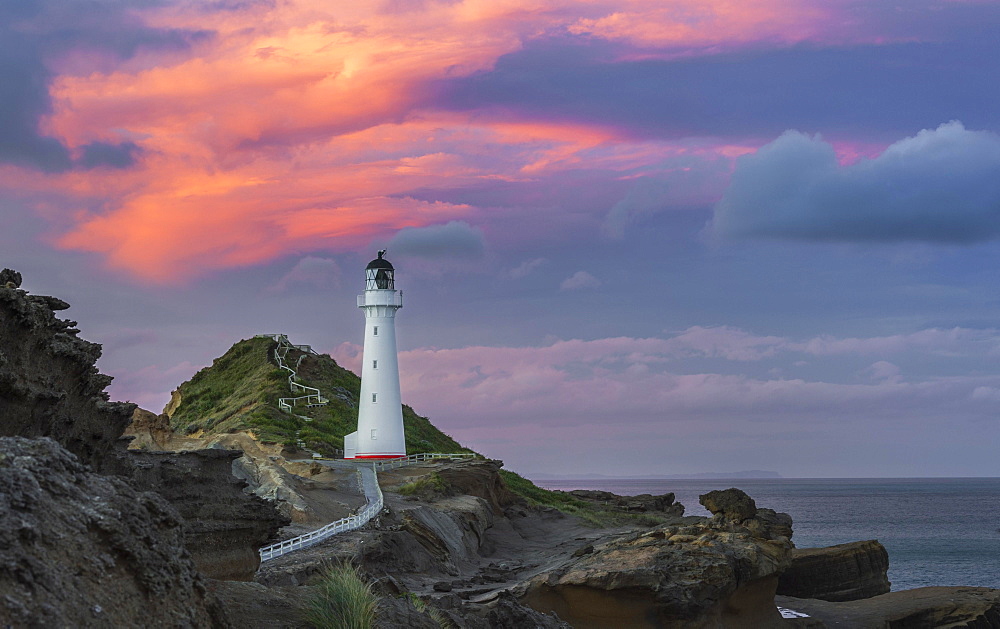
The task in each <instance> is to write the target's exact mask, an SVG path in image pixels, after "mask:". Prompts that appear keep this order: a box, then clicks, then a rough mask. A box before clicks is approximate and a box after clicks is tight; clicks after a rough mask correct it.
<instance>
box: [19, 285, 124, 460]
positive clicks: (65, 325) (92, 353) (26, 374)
mask: <svg viewBox="0 0 1000 629" xmlns="http://www.w3.org/2000/svg"><path fill="white" fill-rule="evenodd" d="M7 271H9V269H7ZM11 273H13V272H11ZM8 275H9V274H8ZM17 280H20V276H19V275H18V276H17ZM15 284H19V281H18V282H14V281H11V280H8V281H7V282H4V283H2V284H0V418H2V421H0V436H15V435H17V436H22V437H51V438H52V439H55V440H56V441H57V442H59V443H60V444H62V446H63V447H65V448H66V449H67V450H69V451H70V452H72V453H73V454H75V455H76V456H77V457H79V458H80V460H81V461H83V462H84V463H86V464H87V465H90V466H91V467H92V468H93V469H94V470H97V471H110V470H113V469H118V466H119V463H118V459H119V458H120V457H121V456H122V453H123V452H124V450H125V446H126V443H127V442H125V441H120V440H119V438H120V437H121V435H122V432H124V430H125V427H126V426H127V425H128V423H129V419H130V417H131V415H132V411H133V410H134V409H135V405H134V404H127V403H121V402H110V401H109V396H108V394H107V393H105V391H104V389H105V388H106V387H107V386H108V385H109V384H110V383H111V377H110V376H106V375H104V374H102V373H100V372H99V371H98V370H97V367H95V366H94V364H95V363H96V362H97V359H98V358H100V356H101V346H100V345H98V344H96V343H90V342H88V341H85V340H83V339H81V338H79V337H77V334H78V333H79V330H77V329H76V322H75V321H68V320H64V319H59V318H57V317H56V316H55V313H54V311H56V310H65V309H66V308H69V304H67V303H66V302H64V301H62V300H60V299H56V298H55V297H45V296H39V295H30V294H28V293H27V292H26V291H23V290H20V289H18V288H9V287H8V286H11V285H15Z"/></svg>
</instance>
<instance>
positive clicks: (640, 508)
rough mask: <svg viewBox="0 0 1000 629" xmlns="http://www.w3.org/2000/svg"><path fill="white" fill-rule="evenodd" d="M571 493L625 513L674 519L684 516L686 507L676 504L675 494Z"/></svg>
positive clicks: (580, 491) (576, 491)
mask: <svg viewBox="0 0 1000 629" xmlns="http://www.w3.org/2000/svg"><path fill="white" fill-rule="evenodd" d="M569 493H570V494H572V495H573V496H575V497H577V498H580V499H582V500H589V501H591V502H596V503H600V504H603V505H608V506H612V507H614V508H615V509H617V510H619V511H624V512H625V513H663V514H666V515H669V516H674V517H680V516H682V515H684V505H682V504H681V503H679V502H674V494H672V493H668V494H661V495H659V496H654V495H652V494H639V495H637V496H619V495H617V494H613V493H611V492H610V491H598V490H593V489H575V490H573V491H571V492H569Z"/></svg>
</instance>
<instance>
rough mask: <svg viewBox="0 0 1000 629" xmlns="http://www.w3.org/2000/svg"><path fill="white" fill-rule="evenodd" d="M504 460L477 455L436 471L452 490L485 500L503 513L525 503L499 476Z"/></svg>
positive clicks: (492, 507) (494, 510)
mask: <svg viewBox="0 0 1000 629" xmlns="http://www.w3.org/2000/svg"><path fill="white" fill-rule="evenodd" d="M501 467H503V461H497V460H490V459H477V460H472V461H462V462H458V463H454V464H452V465H448V466H446V467H444V468H442V469H440V470H438V471H437V475H438V477H439V478H440V479H441V480H442V481H443V482H444V484H445V485H446V486H447V487H449V488H450V489H451V490H452V491H454V492H456V493H459V494H464V495H467V496H478V497H479V498H482V499H483V500H485V501H486V502H487V503H488V504H489V506H490V508H491V509H493V512H494V513H498V514H499V513H503V512H504V510H505V509H507V508H508V507H511V506H513V505H522V504H525V501H524V498H522V497H521V496H519V495H517V494H515V493H514V492H512V491H511V490H510V489H509V488H508V487H507V485H506V483H504V482H503V479H502V478H501V477H500V468H501Z"/></svg>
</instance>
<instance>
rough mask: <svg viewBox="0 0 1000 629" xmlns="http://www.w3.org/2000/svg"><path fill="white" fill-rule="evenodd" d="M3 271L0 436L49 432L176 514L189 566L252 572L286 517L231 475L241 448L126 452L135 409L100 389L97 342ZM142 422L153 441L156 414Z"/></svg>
mask: <svg viewBox="0 0 1000 629" xmlns="http://www.w3.org/2000/svg"><path fill="white" fill-rule="evenodd" d="M8 271H9V270H8ZM4 278H7V281H6V282H4V283H3V284H0V435H9V436H15V435H16V436H21V437H51V438H52V439H55V440H56V441H57V442H59V443H60V444H61V445H62V446H63V447H64V448H66V449H67V450H69V451H70V452H72V453H73V454H74V455H76V456H77V458H78V459H79V461H80V462H81V463H83V464H86V465H87V466H89V467H90V468H91V469H92V470H93V471H94V472H98V473H102V474H113V475H117V476H120V477H123V478H128V479H131V481H132V484H133V486H134V487H137V488H138V489H140V490H141V491H156V492H159V493H160V494H161V496H163V497H165V498H166V499H167V500H168V501H170V502H171V503H172V504H173V505H174V506H175V507H176V508H177V509H178V510H179V511H180V513H181V515H182V519H183V525H184V526H185V527H186V531H187V536H186V538H185V539H186V542H187V543H188V544H189V547H190V550H191V551H192V552H193V553H194V554H195V559H196V562H197V564H198V565H199V567H202V568H203V569H204V570H205V571H206V573H207V574H210V575H212V576H215V577H218V578H244V579H246V578H252V575H253V571H254V570H255V569H256V565H257V564H256V562H257V561H258V558H257V549H258V548H259V547H260V546H261V545H263V544H264V542H265V541H266V540H267V539H268V538H269V537H270V536H271V535H272V534H274V533H275V532H276V531H277V530H278V528H279V527H280V526H282V525H283V524H284V523H286V520H285V519H284V518H282V517H281V516H280V515H279V514H278V513H277V511H276V510H275V509H274V507H273V506H272V505H270V504H269V503H266V502H264V501H263V500H261V499H260V498H257V497H256V496H253V495H250V494H247V493H244V492H243V491H242V488H243V487H244V486H245V483H243V482H242V481H239V480H237V479H236V478H234V477H233V476H232V473H231V464H232V460H233V458H236V457H239V456H240V454H241V453H238V452H236V453H227V452H223V451H220V450H213V451H208V452H204V451H203V452H198V451H194V452H189V453H184V454H177V455H163V454H155V453H144V452H137V451H126V446H127V444H128V441H129V440H130V438H131V437H123V433H124V432H125V429H126V427H127V426H128V424H129V421H130V417H131V416H132V414H133V411H135V409H136V407H135V405H134V404H125V403H119V402H110V401H109V396H108V394H107V393H106V392H105V391H104V389H105V388H106V387H107V385H108V384H110V382H111V377H109V376H106V375H103V374H101V373H100V372H99V371H98V370H97V367H96V366H95V363H96V361H97V359H98V358H99V357H100V355H101V346H100V345H98V344H96V343H91V342H88V341H85V340H83V339H80V338H78V337H77V333H78V332H79V331H78V330H77V329H76V328H75V327H74V326H76V322H74V321H66V320H62V319H59V318H57V317H56V316H55V313H54V311H56V310H65V309H66V308H68V307H69V305H68V304H67V303H65V302H63V301H62V300H59V299H56V298H54V297H44V296H37V295H30V294H28V293H27V292H26V291H24V290H20V289H18V288H16V287H11V286H13V285H15V284H17V283H18V282H19V280H20V277H19V276H15V275H14V274H13V272H8V273H6V274H5V275H4ZM11 278H13V279H11ZM144 419H146V420H148V422H147V423H148V424H149V430H148V432H149V435H150V439H151V442H152V443H155V438H153V437H154V432H155V426H156V422H157V421H158V418H155V417H154V418H152V419H150V418H144ZM116 482H118V481H116ZM175 525H178V526H179V525H180V521H177V522H175ZM147 541H148V543H156V540H155V539H152V538H151V539H150V540H147ZM67 550H69V549H67Z"/></svg>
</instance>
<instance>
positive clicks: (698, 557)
mask: <svg viewBox="0 0 1000 629" xmlns="http://www.w3.org/2000/svg"><path fill="white" fill-rule="evenodd" d="M727 492H729V494H728V495H727V496H725V497H723V498H725V499H724V500H714V498H716V497H715V496H712V497H711V498H709V499H708V500H707V501H706V500H704V499H703V504H704V503H705V502H707V503H708V504H707V505H706V506H709V505H711V507H712V509H713V510H716V513H717V517H713V518H712V519H709V520H702V521H701V522H698V523H694V524H688V525H682V526H674V525H663V526H658V527H655V528H653V529H651V530H649V531H646V532H643V533H635V534H631V535H626V536H623V537H621V538H618V539H612V540H610V541H606V542H604V543H601V544H593V545H592V546H589V545H588V547H585V548H584V549H583V550H582V551H581V552H580V553H578V554H577V555H578V556H575V557H573V558H572V559H571V560H569V561H568V562H566V563H565V564H564V565H562V566H560V567H559V568H557V569H555V570H550V571H547V572H543V573H541V574H539V575H538V576H536V577H534V578H532V579H531V580H530V581H529V582H528V585H527V588H526V590H525V592H524V595H523V597H522V600H523V601H524V602H525V603H527V604H528V605H530V606H531V607H533V608H535V609H537V610H540V611H554V612H556V613H557V614H558V615H559V617H560V618H562V619H564V620H566V621H567V622H569V623H570V624H571V625H573V626H574V627H577V628H578V629H586V628H589V627H594V628H596V627H608V626H629V627H685V628H691V629H694V628H698V627H762V628H765V627H780V626H783V624H784V621H783V620H782V619H781V617H780V615H779V614H778V612H777V611H776V609H775V606H774V591H775V587H776V586H777V580H778V579H777V577H778V574H780V573H781V571H782V570H784V569H785V568H786V567H787V565H788V563H789V561H790V557H791V549H792V545H791V541H790V540H789V537H788V534H789V533H790V525H791V518H789V517H788V516H786V515H784V514H780V517H775V516H776V515H778V514H774V512H773V511H770V510H756V508H755V511H754V512H753V513H751V512H750V511H749V510H748V509H746V508H744V507H745V505H748V504H753V501H752V499H750V498H749V496H747V495H746V494H744V493H743V492H740V491H739V490H727ZM737 492H738V493H737ZM761 511H762V512H763V513H761ZM758 513H760V517H758Z"/></svg>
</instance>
